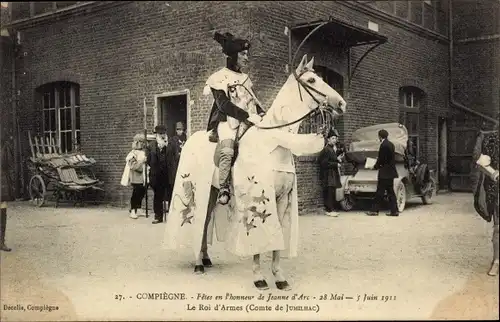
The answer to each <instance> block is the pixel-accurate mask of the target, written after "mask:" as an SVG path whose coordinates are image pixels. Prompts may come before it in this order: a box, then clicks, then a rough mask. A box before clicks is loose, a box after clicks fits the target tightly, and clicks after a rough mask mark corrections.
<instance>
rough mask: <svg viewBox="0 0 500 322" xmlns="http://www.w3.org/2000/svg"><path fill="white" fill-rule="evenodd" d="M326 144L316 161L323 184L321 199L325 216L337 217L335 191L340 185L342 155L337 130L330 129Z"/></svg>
mask: <svg viewBox="0 0 500 322" xmlns="http://www.w3.org/2000/svg"><path fill="white" fill-rule="evenodd" d="M326 139H327V144H326V145H325V147H324V148H323V151H321V153H320V155H319V157H318V162H319V167H320V179H321V183H322V185H323V200H324V205H325V211H326V215H327V216H332V217H337V216H338V215H339V214H338V212H337V211H336V209H335V208H336V204H337V202H336V200H335V191H336V189H338V188H340V187H342V183H341V182H340V165H341V162H342V161H343V157H344V148H343V146H342V145H341V144H339V143H338V132H337V131H336V130H334V129H332V130H330V132H329V133H328V135H327V137H326Z"/></svg>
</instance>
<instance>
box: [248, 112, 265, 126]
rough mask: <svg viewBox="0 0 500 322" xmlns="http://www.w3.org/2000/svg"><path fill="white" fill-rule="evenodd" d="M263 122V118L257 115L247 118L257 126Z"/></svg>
mask: <svg viewBox="0 0 500 322" xmlns="http://www.w3.org/2000/svg"><path fill="white" fill-rule="evenodd" d="M261 120H262V117H260V116H259V115H257V114H250V116H249V117H248V118H247V121H249V122H250V123H252V124H257V123H259V122H260V121H261Z"/></svg>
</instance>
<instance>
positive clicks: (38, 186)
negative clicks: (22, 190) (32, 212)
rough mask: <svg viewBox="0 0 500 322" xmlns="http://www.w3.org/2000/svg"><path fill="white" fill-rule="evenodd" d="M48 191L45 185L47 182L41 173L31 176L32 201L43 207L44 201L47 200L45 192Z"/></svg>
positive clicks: (30, 191)
mask: <svg viewBox="0 0 500 322" xmlns="http://www.w3.org/2000/svg"><path fill="white" fill-rule="evenodd" d="M46 192H47V189H46V187H45V182H43V179H42V177H41V176H39V175H35V176H33V177H31V180H30V186H29V193H30V198H31V202H32V203H33V204H34V205H35V206H37V207H41V206H43V203H44V202H45V193H46Z"/></svg>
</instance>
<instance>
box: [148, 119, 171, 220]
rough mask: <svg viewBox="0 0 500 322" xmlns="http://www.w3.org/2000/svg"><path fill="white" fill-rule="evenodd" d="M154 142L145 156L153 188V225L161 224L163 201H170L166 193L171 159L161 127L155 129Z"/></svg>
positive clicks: (169, 190) (165, 135)
mask: <svg viewBox="0 0 500 322" xmlns="http://www.w3.org/2000/svg"><path fill="white" fill-rule="evenodd" d="M154 133H155V134H156V142H155V144H153V147H152V148H151V149H149V151H148V154H147V160H146V162H147V164H148V165H149V167H150V170H149V184H150V185H151V187H152V188H153V191H154V197H153V210H154V213H155V219H154V220H153V224H158V223H161V222H163V212H164V207H163V201H164V200H170V199H171V196H169V195H168V193H169V192H170V193H171V192H172V189H171V188H170V180H169V169H170V168H171V167H172V164H171V158H169V157H168V155H169V153H170V151H169V150H170V149H169V148H168V145H169V144H168V138H167V129H166V128H165V126H163V125H158V126H156V127H155V131H154Z"/></svg>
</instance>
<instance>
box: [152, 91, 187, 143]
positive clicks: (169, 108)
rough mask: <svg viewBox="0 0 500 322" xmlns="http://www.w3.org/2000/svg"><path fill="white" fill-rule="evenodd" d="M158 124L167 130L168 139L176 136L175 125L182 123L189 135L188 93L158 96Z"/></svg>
mask: <svg viewBox="0 0 500 322" xmlns="http://www.w3.org/2000/svg"><path fill="white" fill-rule="evenodd" d="M156 99H157V102H156V106H157V108H158V110H157V113H158V114H157V124H158V125H164V126H165V127H166V128H167V135H168V137H172V136H174V135H175V124H176V123H177V122H182V123H183V124H184V131H185V133H186V135H187V134H189V123H188V106H187V102H188V93H187V92H183V93H180V94H178V93H172V94H164V95H158V96H157V98H156Z"/></svg>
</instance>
